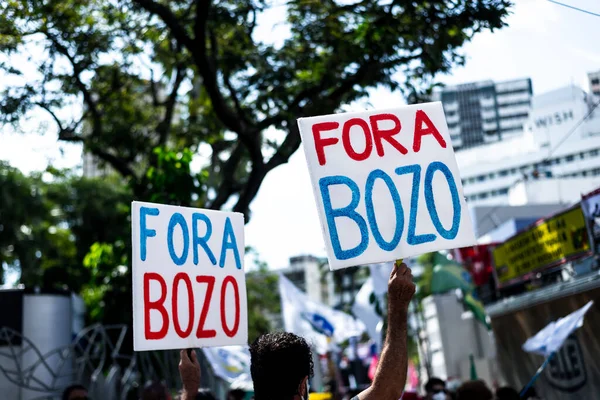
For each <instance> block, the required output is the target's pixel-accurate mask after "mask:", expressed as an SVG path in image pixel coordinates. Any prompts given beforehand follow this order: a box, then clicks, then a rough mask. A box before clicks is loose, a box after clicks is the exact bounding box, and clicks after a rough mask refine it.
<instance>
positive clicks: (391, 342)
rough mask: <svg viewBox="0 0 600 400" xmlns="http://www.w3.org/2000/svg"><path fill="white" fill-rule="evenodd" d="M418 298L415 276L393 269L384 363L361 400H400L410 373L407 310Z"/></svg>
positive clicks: (382, 359) (389, 290)
mask: <svg viewBox="0 0 600 400" xmlns="http://www.w3.org/2000/svg"><path fill="white" fill-rule="evenodd" d="M414 294H415V284H414V283H413V282H412V272H411V270H410V268H408V267H407V266H406V264H404V263H403V264H402V265H400V267H396V266H394V269H393V270H392V273H391V275H390V281H389V282H388V328H387V335H386V338H385V343H384V344H383V350H382V352H381V359H380V360H379V365H378V366H377V372H376V373H375V379H373V384H372V385H371V387H369V388H368V389H366V390H365V391H364V392H362V393H360V394H359V395H358V398H359V399H360V400H398V399H399V398H400V397H402V392H403V390H404V385H405V384H406V374H407V371H408V351H407V346H406V342H407V336H408V331H407V324H408V306H409V304H410V300H411V299H412V297H413V295H414Z"/></svg>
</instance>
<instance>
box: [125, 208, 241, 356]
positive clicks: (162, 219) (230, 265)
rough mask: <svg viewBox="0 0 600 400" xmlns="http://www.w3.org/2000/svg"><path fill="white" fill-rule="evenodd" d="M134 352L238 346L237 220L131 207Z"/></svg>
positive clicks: (207, 213) (180, 210) (227, 215)
mask: <svg viewBox="0 0 600 400" xmlns="http://www.w3.org/2000/svg"><path fill="white" fill-rule="evenodd" d="M131 213H132V215H131V217H132V218H131V227H132V240H133V262H132V264H133V337H134V341H133V347H134V350H136V351H143V350H165V349H183V348H191V347H206V346H226V345H245V344H246V343H247V341H248V316H247V312H246V310H247V302H246V280H245V279H246V277H245V273H244V266H243V262H244V216H243V215H242V214H239V213H229V212H220V211H212V210H203V209H196V208H187V207H175V206H167V205H161V204H152V203H141V202H133V203H132V207H131Z"/></svg>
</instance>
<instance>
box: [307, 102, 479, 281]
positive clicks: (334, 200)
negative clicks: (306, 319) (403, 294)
mask: <svg viewBox="0 0 600 400" xmlns="http://www.w3.org/2000/svg"><path fill="white" fill-rule="evenodd" d="M298 126H299V128H300V134H301V135H302V142H303V144H304V151H305V154H306V159H307V162H308V166H309V169H310V175H311V180H312V182H313V190H314V193H315V198H316V202H317V207H318V210H319V215H320V217H321V224H322V226H323V234H324V238H325V242H326V247H327V253H328V258H329V265H330V267H331V268H332V269H339V268H344V267H348V266H352V265H360V264H369V263H376V262H385V261H390V260H394V259H400V258H404V257H408V256H412V255H417V254H422V253H426V252H430V251H435V250H441V249H448V248H456V247H464V246H469V245H472V244H474V243H475V236H474V234H473V229H472V226H471V221H470V217H469V213H468V212H467V208H466V203H465V200H464V196H463V192H462V185H461V181H460V177H459V175H458V167H457V165H456V159H455V157H454V152H453V150H452V146H451V142H450V137H449V135H448V127H447V125H446V120H445V118H444V111H443V109H442V105H441V103H429V104H419V105H414V106H406V107H401V108H398V109H394V110H389V111H385V112H362V113H347V114H335V115H325V116H320V117H312V118H301V119H299V120H298Z"/></svg>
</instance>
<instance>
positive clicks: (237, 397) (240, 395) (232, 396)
mask: <svg viewBox="0 0 600 400" xmlns="http://www.w3.org/2000/svg"><path fill="white" fill-rule="evenodd" d="M244 397H246V392H244V391H243V390H242V389H231V390H230V391H229V393H227V400H244Z"/></svg>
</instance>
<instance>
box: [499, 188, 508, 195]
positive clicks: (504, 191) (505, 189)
mask: <svg viewBox="0 0 600 400" xmlns="http://www.w3.org/2000/svg"><path fill="white" fill-rule="evenodd" d="M498 192H499V193H500V194H507V193H508V188H504V189H500V190H499V191H498Z"/></svg>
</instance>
